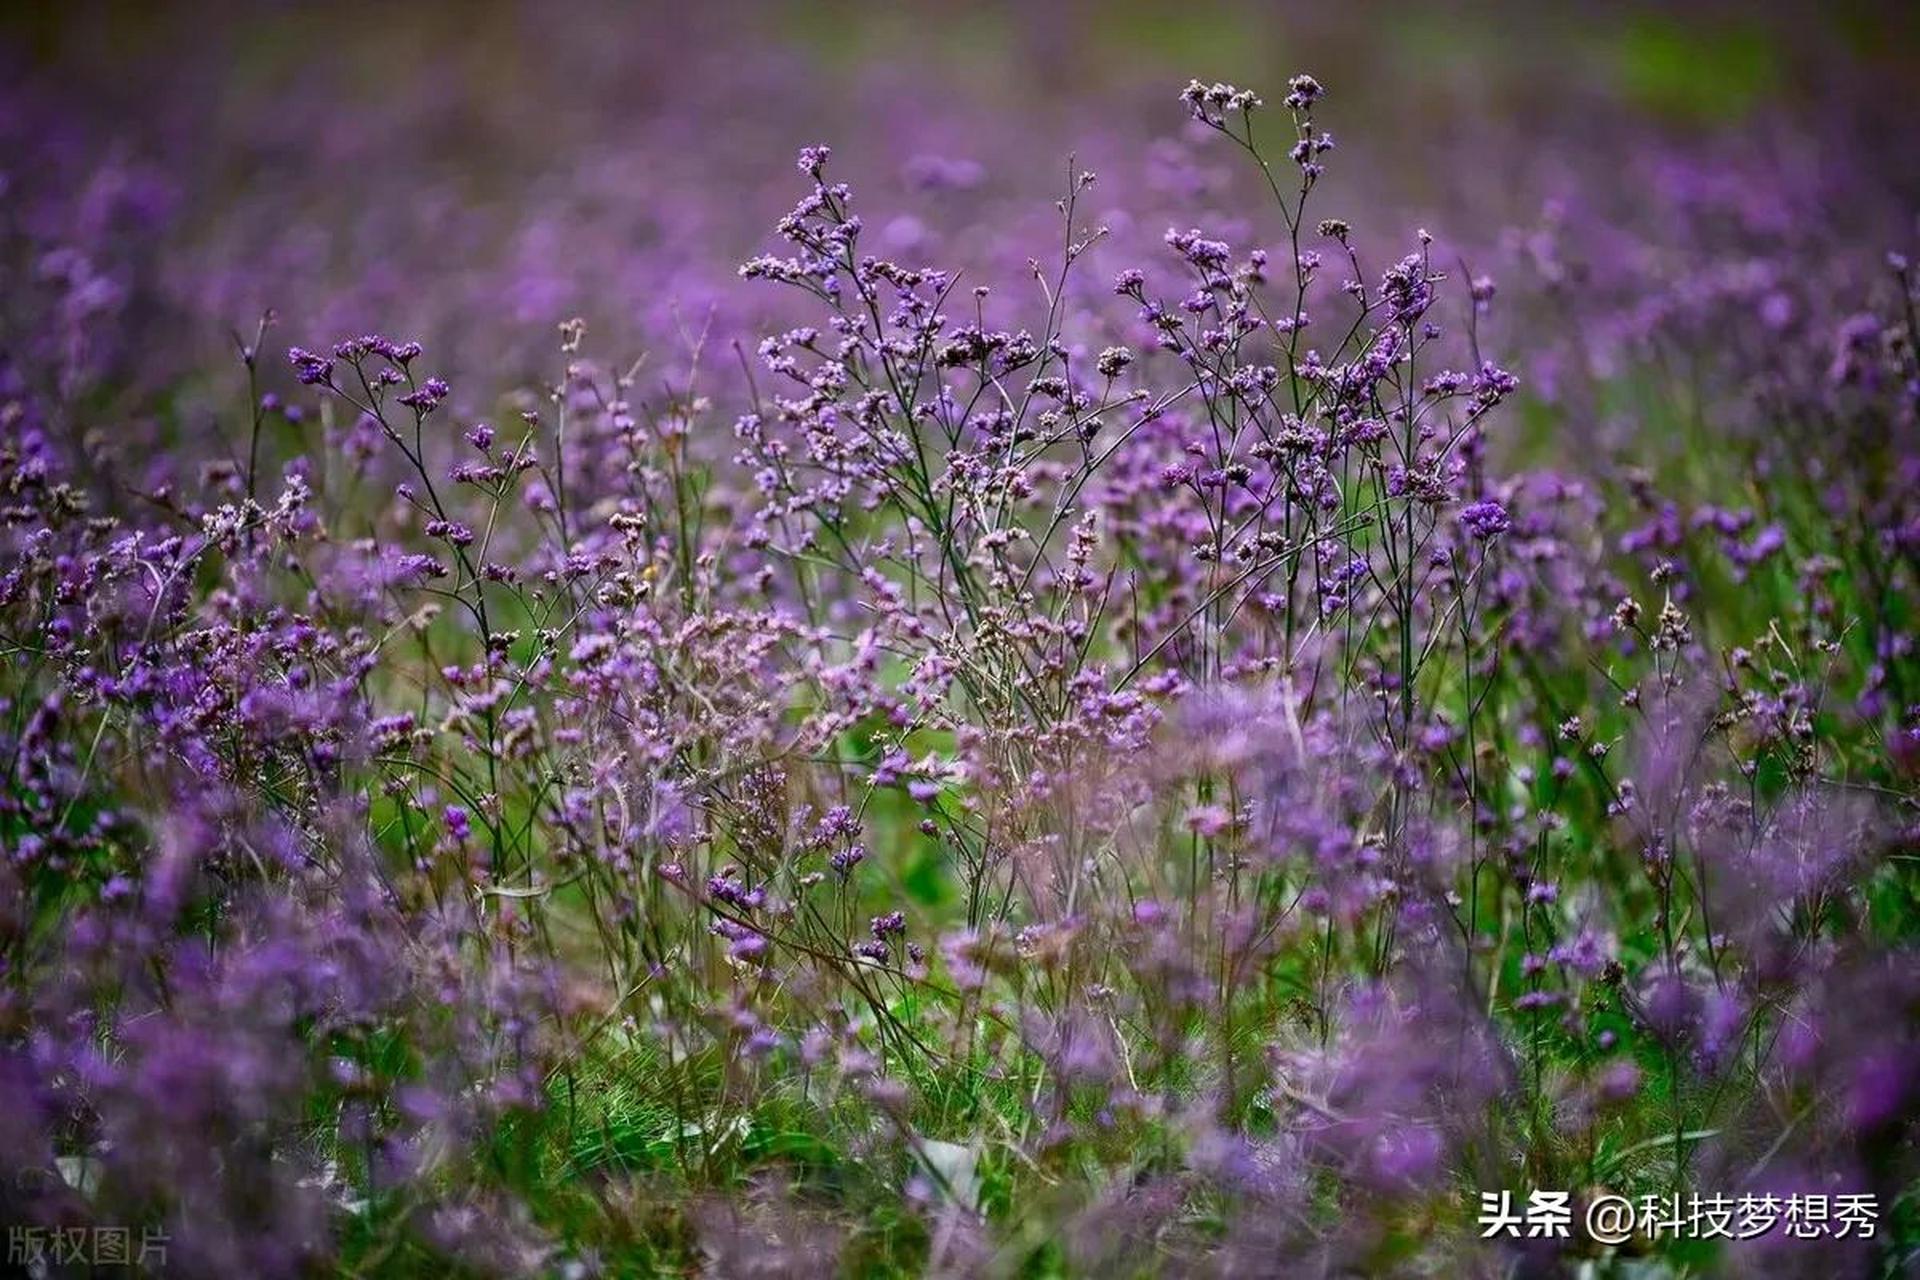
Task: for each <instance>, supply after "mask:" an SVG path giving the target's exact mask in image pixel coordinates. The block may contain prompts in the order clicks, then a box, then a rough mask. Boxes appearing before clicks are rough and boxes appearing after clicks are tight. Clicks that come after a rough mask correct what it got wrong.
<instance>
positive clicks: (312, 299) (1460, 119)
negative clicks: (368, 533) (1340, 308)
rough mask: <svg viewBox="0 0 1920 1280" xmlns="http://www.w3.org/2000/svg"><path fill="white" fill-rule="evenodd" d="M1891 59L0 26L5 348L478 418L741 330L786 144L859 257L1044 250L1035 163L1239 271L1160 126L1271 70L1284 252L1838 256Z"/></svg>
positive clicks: (108, 13) (1313, 16) (1710, 12)
mask: <svg viewBox="0 0 1920 1280" xmlns="http://www.w3.org/2000/svg"><path fill="white" fill-rule="evenodd" d="M1917 51H1920V8H1916V7H1915V6H1911V5H1898V4H1875V3H1859V2H1853V3H1843V4H1824V5H1818V6H1816V5H1811V4H1809V5H1768V6H1762V5H1754V4H1742V3H1728V4H1687V5H1639V4H1604V5H1574V4H1534V3H1518V2H1516V3H1493V4H1473V5H1467V4H1421V5H1392V4H1384V3H1343V4H1340V5H1337V6H1328V5H1307V4H1298V5H1292V4H1255V3H1227V2H1225V0H1205V2H1200V3H1180V4H1149V3H1051V4H1015V3H1006V4H977V3H976V4H965V5H953V4H932V3H873V4H866V3H853V2H850V0H832V2H826V3H811V4H793V5H781V4H763V5H754V4H743V3H738V2H735V0H727V2H725V3H702V4H697V5H689V4H641V5H612V4H595V3H570V4H566V5H553V4H543V3H511V2H494V3H460V4H413V5H377V6H376V5H356V4H346V5H293V4H256V5H217V6H216V5H204V6H193V5H189V6H176V5H165V4H138V3H126V4H98V5H70V4H54V3H15V4H11V5H8V6H6V7H5V9H4V13H3V14H0V85H4V88H0V183H3V184H4V187H0V190H4V197H0V200H3V203H0V210H3V212H0V217H4V220H5V226H6V228H7V234H8V235H9V236H10V237H12V238H13V240H14V242H15V243H16V244H19V243H22V242H24V243H29V244H31V245H33V246H34V248H35V251H34V253H33V254H30V255H27V260H31V261H32V262H33V263H34V265H33V266H32V267H31V268H22V270H23V271H25V272H26V273H27V274H29V275H31V277H32V278H31V279H29V280H24V281H16V282H14V283H15V285H16V291H17V290H18V289H20V288H24V289H27V290H29V291H31V292H37V293H38V294H39V295H42V296H39V297H37V299H34V300H30V301H28V300H21V299H18V298H16V299H15V301H14V302H13V303H11V304H8V305H9V306H11V307H12V309H13V322H14V326H15V328H14V333H15V335H16V336H15V337H14V338H13V339H12V341H13V343H14V345H15V346H16V347H18V346H19V344H20V343H21V342H23V341H26V340H27V338H25V337H23V336H20V335H22V334H25V333H27V332H29V331H31V332H33V333H36V334H39V335H40V336H41V337H42V338H45V339H46V340H48V341H54V342H57V343H59V344H61V349H60V352H59V354H60V356H61V358H62V359H63V360H64V361H66V362H67V364H68V365H70V366H72V367H70V368H68V370H67V372H66V373H65V375H63V376H65V377H66V378H68V379H69V380H71V381H73V382H74V383H75V388H73V389H72V390H74V392H75V393H76V394H77V393H78V388H79V387H81V386H86V387H91V388H92V389H93V394H95V395H96V396H100V395H107V394H109V393H110V392H112V391H113V390H114V389H123V390H124V389H128V388H142V389H144V390H145V391H146V392H147V393H148V396H149V398H148V399H147V400H146V401H145V402H144V403H146V404H148V405H151V403H152V401H151V394H150V393H151V391H152V389H153V388H156V387H161V386H165V387H169V388H174V389H175V390H172V391H170V392H169V395H185V396H186V397H187V400H186V401H184V402H180V403H182V404H183V405H184V406H185V407H184V408H183V409H182V412H196V411H198V410H195V409H193V408H192V404H193V401H192V395H193V392H192V377H191V376H190V375H191V374H192V373H193V371H195V370H201V369H205V368H208V367H209V366H217V363H218V359H219V358H220V356H221V354H222V353H223V352H229V351H231V337H230V334H231V332H232V331H234V330H242V331H247V332H251V330H252V326H253V325H254V324H255V323H256V321H257V319H258V317H259V315H260V314H261V312H262V311H263V310H264V309H266V308H269V307H271V308H274V309H276V310H277V312H278V313H279V315H280V317H281V327H282V333H281V337H282V338H284V339H285V340H286V341H304V342H309V343H312V344H320V343H323V342H326V341H330V340H331V339H332V338H334V337H336V336H338V335H340V334H342V333H347V332H358V331H361V330H363V329H368V328H379V329H381V330H382V331H385V332H390V333H394V334H399V335H402V336H406V337H416V338H418V339H419V340H421V341H423V342H425V343H427V344H428V346H429V348H430V349H432V350H433V351H434V352H435V354H436V356H437V357H438V358H439V360H440V367H441V368H443V369H446V370H448V371H449V372H450V374H451V373H452V372H454V371H459V372H466V373H480V374H482V375H483V376H484V378H485V380H486V382H487V383H488V385H489V387H493V388H497V387H499V386H502V385H507V384H510V383H513V382H514V381H515V380H517V379H522V378H525V377H528V376H531V375H533V374H534V373H536V372H538V371H539V370H540V369H542V368H545V367H546V366H548V365H551V364H552V363H553V347H554V341H553V328H552V326H553V325H555V324H557V323H558V322H559V321H560V320H563V319H566V318H568V317H571V316H581V317H584V318H586V319H587V320H588V321H589V323H590V325H591V327H592V330H593V332H594V333H595V335H596V341H597V343H599V344H601V345H602V346H603V347H606V348H611V349H612V350H615V351H619V352H627V351H634V352H637V351H640V350H647V351H651V352H655V353H656V354H658V355H661V356H662V357H663V358H669V359H673V360H682V361H683V360H684V359H686V358H687V357H688V356H689V353H691V352H693V351H696V350H697V349H698V348H699V345H700V335H701V334H702V333H711V332H729V331H731V332H739V331H740V330H739V328H738V327H737V326H740V325H748V326H751V325H752V324H754V323H756V317H755V315H754V314H753V312H754V309H755V308H757V307H758V306H760V305H762V304H763V303H764V301H765V300H764V299H762V298H761V297H760V296H759V295H758V294H757V293H756V292H755V291H753V290H751V289H747V288H744V287H743V285H742V282H740V281H739V280H738V278H737V276H736V275H735V267H736V266H737V264H738V263H739V261H740V260H742V259H743V258H744V257H746V256H748V255H750V254H752V253H754V252H757V251H759V250H761V249H763V248H765V247H767V245H768V244H769V230H770V227H771V224H772V223H773V221H774V220H775V219H776V218H777V217H778V216H779V215H780V214H781V213H783V212H784V211H785V210H786V209H787V208H788V207H789V206H790V205H791V203H792V201H793V200H794V198H795V197H796V196H797V195H798V194H799V192H800V186H799V183H798V175H796V174H795V173H794V171H793V168H792V165H791V157H792V155H793V152H794V150H795V149H796V148H797V147H798V146H800V145H803V144H807V143H813V142H828V143H831V144H833V145H834V147H835V150H836V159H835V168H836V171H837V172H838V173H839V175H840V176H841V177H843V178H845V179H847V180H850V181H852V182H853V183H854V184H855V186H856V189H857V190H858V191H859V192H860V196H861V206H860V207H861V208H862V210H863V211H864V213H865V215H866V217H867V218H868V220H869V222H870V223H871V224H872V225H873V226H874V227H876V228H877V229H878V238H877V243H878V244H879V245H880V246H882V247H884V248H885V249H886V250H887V251H889V252H893V253H897V254H900V255H902V256H905V257H911V258H915V259H918V260H921V261H926V262H929V263H933V264H937V265H941V266H949V267H960V268H964V269H966V270H967V271H968V272H969V274H970V275H971V276H972V277H973V278H975V279H976V280H979V279H982V278H985V279H989V280H997V279H1001V278H1005V277H1007V276H1009V275H1011V276H1018V275H1019V273H1020V269H1021V267H1022V265H1023V262H1024V258H1025V256H1027V255H1029V254H1031V253H1033V252H1035V250H1034V249H1033V248H1032V247H1031V246H1032V245H1033V244H1035V243H1038V244H1043V245H1044V244H1050V243H1052V241H1053V240H1054V239H1055V238H1056V233H1055V232H1054V231H1053V230H1052V229H1051V228H1052V221H1053V213H1052V208H1051V203H1052V201H1053V200H1054V199H1055V198H1056V197H1057V196H1058V194H1060V192H1061V189H1062V185H1063V182H1064V175H1065V172H1066V168H1067V164H1068V157H1069V155H1073V156H1075V157H1077V160H1076V163H1077V164H1078V165H1079V166H1081V167H1086V168H1093V169H1095V170H1097V171H1099V172H1100V174H1101V177H1102V182H1101V185H1100V187H1099V189H1098V193H1097V195H1098V198H1097V200H1096V201H1095V202H1094V206H1093V207H1091V209H1090V214H1091V216H1092V217H1093V218H1094V219H1096V220H1098V221H1101V222H1104V223H1105V224H1106V225H1108V226H1109V227H1110V228H1111V230H1112V233H1113V243H1114V245H1115V246H1116V249H1115V252H1116V254H1117V255H1119V256H1125V255H1126V254H1128V253H1133V254H1135V255H1136V256H1144V255H1147V254H1150V253H1153V252H1155V251H1156V242H1157V240H1158V238H1159V236H1160V234H1161V232H1163V231H1164V230H1165V229H1166V227H1167V226H1168V225H1171V224H1172V223H1173V222H1176V221H1177V222H1179V223H1180V224H1181V225H1187V224H1189V223H1201V224H1204V225H1207V226H1208V227H1209V229H1210V230H1211V229H1216V228H1217V229H1219V230H1220V231H1222V232H1224V233H1229V234H1235V235H1246V236H1250V237H1253V238H1255V239H1258V238H1260V237H1262V236H1265V235H1268V234H1270V233H1271V232H1272V231H1273V229H1274V226H1273V222H1272V219H1271V218H1270V217H1269V216H1268V214H1267V211H1266V210H1265V209H1264V207H1263V206H1261V205H1260V204H1259V202H1258V200H1254V199H1248V198H1245V197H1247V196H1248V195H1249V193H1248V192H1247V191H1246V190H1245V189H1244V187H1243V186H1242V185H1241V184H1242V183H1243V182H1244V180H1245V178H1246V177H1247V174H1246V173H1245V172H1244V171H1243V170H1244V166H1242V165H1239V164H1236V163H1234V160H1233V157H1230V156H1225V155H1223V154H1221V152H1220V150H1219V149H1218V148H1213V149H1207V148H1205V147H1203V146H1199V145H1197V140H1196V138H1195V137H1194V136H1193V135H1192V134H1190V133H1189V132H1188V131H1187V129H1186V128H1185V125H1186V121H1185V118H1184V112H1183V111H1182V109H1181V108H1180V106H1179V104H1178V103H1177V102H1176V101H1175V95H1176V94H1177V92H1178V90H1179V89H1180V88H1181V86H1183V85H1184V84H1185V83H1186V81H1187V80H1188V78H1190V77H1196V76H1197V77H1200V78H1202V79H1206V80H1214V79H1225V80H1232V81H1236V82H1238V83H1242V84H1245V85H1247V86H1249V87H1252V88H1255V89H1256V90H1258V91H1261V92H1264V93H1265V94H1266V95H1267V96H1268V97H1269V98H1270V99H1271V100H1275V101H1277V99H1278V98H1279V96H1280V95H1281V94H1282V93H1283V92H1284V89H1283V88H1282V86H1283V85H1284V82H1285V78H1286V77H1287V76H1288V75H1289V74H1291V73H1293V72H1295V71H1300V70H1306V71H1310V72H1312V73H1313V74H1314V75H1316V76H1317V77H1318V78H1319V79H1320V80H1321V81H1322V82H1324V83H1325V84H1326V85H1327V86H1328V88H1329V91H1330V96H1329V98H1328V101H1327V104H1326V106H1325V108H1324V110H1323V112H1322V119H1323V120H1324V122H1325V123H1326V124H1327V125H1328V126H1329V127H1330V128H1331V129H1332V130H1333V132H1334V134H1335V136H1336V138H1337V139H1338V141H1339V147H1340V149H1339V150H1338V152H1336V153H1335V155H1334V156H1333V158H1332V162H1331V166H1330V173H1329V176H1328V179H1327V181H1326V185H1325V194H1324V195H1323V196H1320V197H1317V203H1318V210H1319V213H1320V214H1321V215H1322V216H1327V215H1338V216H1341V217H1343V218H1346V219H1347V220H1348V221H1350V222H1352V223H1353V224H1354V226H1355V227H1356V228H1357V229H1358V230H1359V231H1360V233H1361V234H1366V235H1373V236H1376V237H1378V238H1379V240H1380V241H1381V242H1382V243H1383V244H1386V245H1389V246H1393V247H1395V251H1396V252H1397V251H1398V248H1397V247H1398V246H1401V245H1403V244H1404V242H1405V241H1406V240H1407V238H1408V237H1409V236H1410V234H1411V232H1412V229H1413V228H1414V227H1416V226H1431V228H1432V229H1433V230H1434V232H1435V233H1436V234H1438V235H1440V236H1441V237H1442V238H1443V242H1444V243H1446V244H1447V245H1448V246H1449V248H1450V250H1451V251H1454V252H1457V253H1459V254H1460V255H1461V256H1462V258H1463V260H1464V259H1465V258H1467V257H1469V256H1470V257H1471V258H1472V261H1473V264H1474V266H1475V267H1476V268H1479V267H1480V266H1481V265H1482V264H1483V263H1484V264H1487V265H1489V266H1493V265H1499V264H1501V263H1506V264H1511V263H1513V262H1517V261H1524V262H1526V263H1528V264H1529V266H1528V269H1529V270H1534V269H1542V270H1545V271H1546V273H1547V274H1548V275H1551V274H1552V273H1553V271H1555V270H1559V269H1560V268H1559V267H1557V266H1552V265H1549V266H1548V267H1547V268H1540V260H1541V257H1542V254H1541V252H1540V250H1539V246H1538V245H1537V244H1534V245H1532V246H1531V248H1529V245H1528V241H1527V240H1526V238H1525V237H1526V235H1527V234H1528V233H1529V229H1532V230H1534V231H1537V230H1538V227H1539V224H1540V222H1541V219H1542V217H1543V216H1544V217H1546V218H1547V219H1549V220H1550V221H1554V222H1555V223H1556V224H1557V225H1561V226H1563V227H1571V228H1579V227H1585V228H1586V229H1585V230H1580V231H1579V233H1578V234H1577V235H1576V234H1568V235H1565V236H1563V237H1561V243H1562V247H1561V248H1559V249H1557V250H1556V252H1557V253H1560V254H1561V255H1562V256H1564V254H1565V252H1566V250H1565V248H1564V245H1565V244H1566V243H1575V244H1578V243H1588V244H1593V243H1596V242H1597V240H1598V239H1599V238H1601V237H1603V236H1606V235H1617V234H1622V233H1624V232H1630V233H1631V234H1632V235H1634V236H1635V237H1636V243H1637V244H1638V245H1639V246H1641V250H1645V249H1646V248H1648V247H1652V248H1654V249H1657V248H1658V246H1659V244H1660V243H1661V240H1662V236H1663V234H1664V233H1663V231H1662V226H1663V223H1664V222H1665V220H1668V219H1671V218H1674V217H1676V216H1682V217H1691V216H1693V214H1694V213H1695V212H1697V211H1698V210H1699V209H1700V208H1701V207H1702V206H1703V204H1710V205H1712V206H1713V208H1712V210H1711V216H1713V217H1716V218H1720V217H1726V216H1729V215H1731V216H1732V217H1733V218H1734V219H1735V220H1736V221H1738V222H1740V223H1741V224H1742V229H1741V232H1740V234H1741V235H1746V234H1749V233H1751V234H1757V235H1772V236H1778V235H1781V234H1788V233H1795V234H1798V233H1803V232H1806V231H1808V230H1810V229H1815V228H1817V229H1818V234H1819V235H1821V236H1822V237H1823V238H1824V240H1825V241H1826V242H1829V243H1832V244H1836V245H1846V244H1853V245H1859V246H1861V247H1863V248H1865V249H1866V250H1870V251H1871V252H1872V253H1873V254H1876V255H1877V254H1879V253H1881V252H1883V251H1884V250H1885V249H1886V248H1888V247H1891V246H1892V245H1893V244H1894V243H1896V242H1900V241H1903V240H1905V239H1910V238H1911V235H1912V231H1913V214H1914V210H1915V209H1916V208H1917V207H1920V204H1916V199H1915V197H1916V192H1920V147H1916V146H1915V145H1914V138H1913V130H1912V123H1911V122H1912V119H1913V112H1914V109H1915V107H1916V105H1920V103H1916V91H1915V88H1914V86H1915V85H1920V75H1917V74H1916V71H1920V56H1917ZM1263 219H1265V220H1264V221H1263ZM1029 224H1031V227H1032V228H1033V230H1032V231H1031V233H1026V232H1025V231H1024V230H1023V229H1024V228H1026V227H1027V226H1028V225H1029ZM1034 237H1039V238H1038V239H1037V240H1036V239H1035V238H1034ZM1699 239H1700V237H1698V236H1697V235H1696V236H1695V237H1694V240H1695V242H1698V241H1699ZM1713 243H1714V244H1715V245H1726V246H1734V247H1735V248H1736V249H1737V248H1738V245H1739V243H1740V236H1739V235H1732V234H1729V235H1727V236H1722V237H1719V238H1718V239H1715V240H1714V241H1713ZM49 246H58V247H63V248H66V249H70V250H71V251H72V252H71V253H69V254H67V255H65V256H58V257H56V258H55V259H54V260H53V261H51V262H49V261H48V259H47V252H46V250H47V248H48V247H49ZM1641 250H1636V252H1640V256H1641V257H1642V258H1644V256H1645V254H1644V252H1641ZM1602 256H1604V255H1601V254H1599V253H1598V252H1597V251H1596V254H1595V260H1596V261H1598V259H1599V258H1600V257H1602ZM1612 256H1613V258H1614V259H1615V260H1620V259H1621V256H1622V255H1621V253H1619V252H1614V253H1613V254H1612ZM1626 256H1627V257H1629V258H1631V257H1633V254H1632V253H1628V254H1626ZM1635 270H1636V272H1651V273H1653V274H1655V275H1658V274H1660V273H1661V272H1662V271H1665V270H1666V268H1663V267H1659V266H1657V265H1654V264H1649V263H1646V262H1644V261H1642V262H1639V264H1638V265H1637V266H1636V268H1635ZM1599 274H1602V275H1604V274H1606V272H1605V271H1601V272H1600V273H1599ZM49 290H51V291H52V292H53V294H56V295H57V296H46V295H48V291H49ZM29 305H31V307H32V310H31V311H30V313H23V312H22V308H23V307H28V306H29ZM109 309H111V310H112V312H113V316H112V319H113V323H111V324H102V323H99V320H100V318H101V315H102V313H103V312H104V311H106V310H109ZM49 311H52V312H54V313H57V314H58V315H60V316H63V317H65V318H66V320H67V321H70V322H71V329H72V331H71V332H67V331H65V329H63V331H62V332H61V333H60V334H58V335H49V334H48V333H47V325H46V323H45V321H44V320H43V319H41V318H38V317H43V316H44V315H46V314H47V313H48V312H49ZM456 381H457V380H456ZM124 403H126V404H128V405H132V404H134V403H136V401H133V400H127V401H124Z"/></svg>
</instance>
